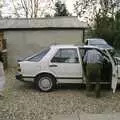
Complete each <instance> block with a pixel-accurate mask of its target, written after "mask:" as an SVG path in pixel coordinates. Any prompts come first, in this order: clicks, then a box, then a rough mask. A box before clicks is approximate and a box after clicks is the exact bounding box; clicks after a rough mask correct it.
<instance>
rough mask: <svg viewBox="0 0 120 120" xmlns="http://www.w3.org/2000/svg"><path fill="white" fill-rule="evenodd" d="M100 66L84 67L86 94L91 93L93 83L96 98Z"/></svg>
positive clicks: (98, 93) (98, 88)
mask: <svg viewBox="0 0 120 120" xmlns="http://www.w3.org/2000/svg"><path fill="white" fill-rule="evenodd" d="M101 66H102V65H101V64H97V63H95V64H87V65H86V77H87V80H86V90H87V94H89V92H90V91H91V89H92V88H91V86H92V83H95V93H96V97H100V80H101Z"/></svg>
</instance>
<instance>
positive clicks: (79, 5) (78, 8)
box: [74, 0, 96, 17]
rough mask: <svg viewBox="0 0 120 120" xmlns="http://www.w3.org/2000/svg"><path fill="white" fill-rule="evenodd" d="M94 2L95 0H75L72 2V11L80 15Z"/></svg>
mask: <svg viewBox="0 0 120 120" xmlns="http://www.w3.org/2000/svg"><path fill="white" fill-rule="evenodd" d="M95 4H96V0H77V1H75V3H74V13H75V14H76V15H77V16H79V17H82V16H83V15H84V14H86V13H88V10H90V9H91V7H93V6H94V5H95Z"/></svg>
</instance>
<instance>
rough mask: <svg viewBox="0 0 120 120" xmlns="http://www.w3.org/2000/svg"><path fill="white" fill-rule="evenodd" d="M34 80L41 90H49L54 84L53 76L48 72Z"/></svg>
mask: <svg viewBox="0 0 120 120" xmlns="http://www.w3.org/2000/svg"><path fill="white" fill-rule="evenodd" d="M36 80H37V82H36V84H37V87H38V88H39V89H40V90H41V91H43V92H48V91H51V90H52V89H53V88H54V87H55V85H56V80H55V78H54V77H53V76H51V75H49V74H45V75H39V76H37V78H36Z"/></svg>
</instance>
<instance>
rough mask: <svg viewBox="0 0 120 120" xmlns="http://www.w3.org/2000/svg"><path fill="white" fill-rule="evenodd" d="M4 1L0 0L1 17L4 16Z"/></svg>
mask: <svg viewBox="0 0 120 120" xmlns="http://www.w3.org/2000/svg"><path fill="white" fill-rule="evenodd" d="M3 4H4V1H3V0H0V18H2V8H3Z"/></svg>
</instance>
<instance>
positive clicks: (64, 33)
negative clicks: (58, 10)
mask: <svg viewBox="0 0 120 120" xmlns="http://www.w3.org/2000/svg"><path fill="white" fill-rule="evenodd" d="M87 27H88V26H87V23H85V22H80V21H79V20H78V18H77V17H54V18H42V19H1V20H0V33H2V37H0V39H2V40H3V41H4V40H6V46H7V58H8V66H9V67H15V66H16V60H17V59H19V58H21V57H25V56H29V55H31V54H33V53H35V52H38V51H40V50H41V49H42V48H45V47H48V46H49V45H52V44H82V43H83V40H84V32H85V30H86V29H87Z"/></svg>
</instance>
